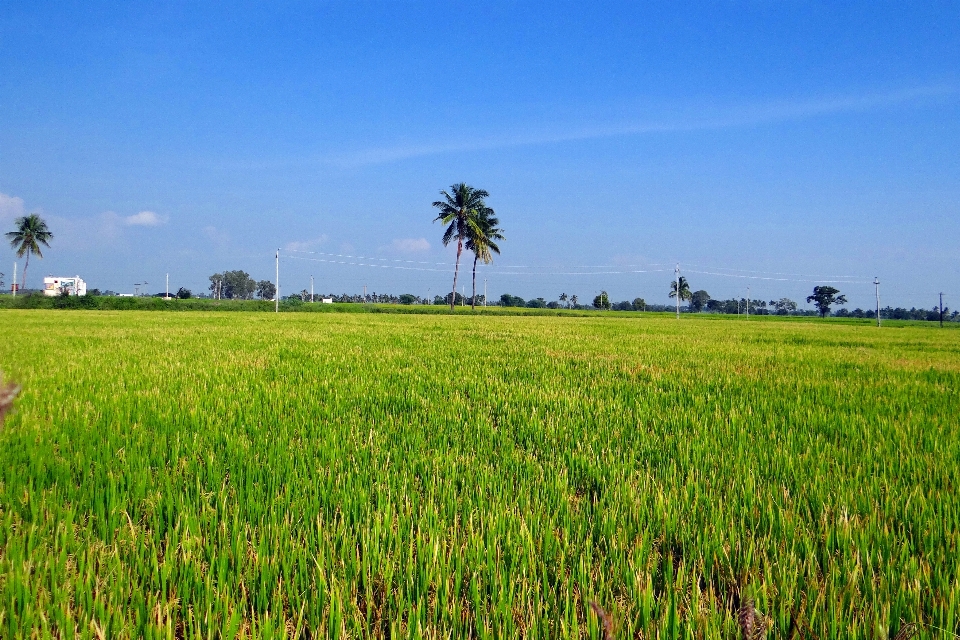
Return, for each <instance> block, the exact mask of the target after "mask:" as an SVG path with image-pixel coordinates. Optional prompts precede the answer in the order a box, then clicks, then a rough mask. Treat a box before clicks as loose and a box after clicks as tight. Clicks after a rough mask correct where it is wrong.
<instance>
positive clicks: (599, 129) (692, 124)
mask: <svg viewBox="0 0 960 640" xmlns="http://www.w3.org/2000/svg"><path fill="white" fill-rule="evenodd" d="M957 93H958V87H955V86H950V85H933V86H921V87H913V88H910V89H904V90H899V91H888V92H875V93H860V94H850V95H845V96H825V97H823V96H821V97H814V98H807V99H791V100H771V101H764V102H747V103H738V104H729V105H726V106H723V107H720V108H717V107H712V108H704V107H691V106H686V107H683V108H679V109H673V111H680V112H682V114H683V115H681V116H679V117H676V116H675V117H672V118H669V117H667V118H662V119H643V120H637V121H634V122H619V123H613V124H604V123H590V124H585V125H584V124H581V125H579V126H576V125H574V126H560V125H558V126H556V127H555V128H554V129H546V130H544V129H541V130H540V131H537V132H524V133H502V134H495V135H490V136H485V137H482V138H480V137H478V138H474V139H472V140H469V139H468V140H465V141H464V140H462V138H461V139H460V141H458V142H436V143H431V142H426V143H424V144H421V145H404V146H394V147H381V148H374V149H367V150H362V151H358V152H356V153H350V154H343V155H340V156H337V157H334V158H331V162H333V163H335V164H340V165H345V166H357V165H370V164H384V163H390V162H396V161H399V160H406V159H409V158H416V157H421V156H431V155H441V154H447V153H462V152H467V151H484V150H490V149H501V148H509V147H521V146H535V145H543V144H557V143H562V142H575V141H578V140H593V139H600V138H611V137H619V136H632V135H643V134H656V133H680V132H687V131H704V130H715V129H727V128H734V127H751V126H760V125H765V124H772V123H777V122H788V121H792V120H803V119H807V118H815V117H818V116H826V115H833V114H842V113H854V112H861V111H868V110H871V109H877V108H882V107H888V106H896V105H899V104H906V103H911V102H919V101H922V100H925V99H934V98H943V97H947V96H955V95H956V94H957Z"/></svg>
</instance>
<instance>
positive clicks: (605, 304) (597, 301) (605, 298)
mask: <svg viewBox="0 0 960 640" xmlns="http://www.w3.org/2000/svg"><path fill="white" fill-rule="evenodd" d="M593 308H594V309H609V308H610V296H609V295H608V294H607V292H606V291H601V292H600V295H598V296H597V297H595V298H594V299H593Z"/></svg>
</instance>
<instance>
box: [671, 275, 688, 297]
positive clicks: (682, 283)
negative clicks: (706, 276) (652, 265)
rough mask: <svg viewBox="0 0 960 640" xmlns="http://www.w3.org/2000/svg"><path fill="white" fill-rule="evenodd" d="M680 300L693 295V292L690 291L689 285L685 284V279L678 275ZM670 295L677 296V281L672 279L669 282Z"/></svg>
mask: <svg viewBox="0 0 960 640" xmlns="http://www.w3.org/2000/svg"><path fill="white" fill-rule="evenodd" d="M679 280H680V300H689V299H690V298H692V297H693V294H692V293H690V285H689V284H687V279H686V278H684V277H683V276H680V279H679ZM670 297H671V298H676V297H677V281H676V280H674V281H673V282H671V283H670Z"/></svg>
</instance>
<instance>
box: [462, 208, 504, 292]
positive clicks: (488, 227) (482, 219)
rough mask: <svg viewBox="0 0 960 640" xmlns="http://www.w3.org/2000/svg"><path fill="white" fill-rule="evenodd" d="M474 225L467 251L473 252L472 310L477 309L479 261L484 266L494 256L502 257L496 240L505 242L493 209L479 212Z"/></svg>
mask: <svg viewBox="0 0 960 640" xmlns="http://www.w3.org/2000/svg"><path fill="white" fill-rule="evenodd" d="M473 222H474V224H473V225H471V226H470V227H469V234H470V235H469V237H468V238H467V249H469V250H470V251H473V298H471V299H470V308H471V309H476V308H477V261H483V264H490V263H491V262H493V254H494V253H495V254H497V255H500V247H499V246H498V245H497V243H496V240H505V239H506V238H504V237H503V229H500V228H499V227H497V225H498V224H500V220H498V219H497V217H496V216H495V215H494V212H493V209H491V208H490V207H483V208H482V209H480V210H478V211H477V213H476V215H475V216H474V219H473Z"/></svg>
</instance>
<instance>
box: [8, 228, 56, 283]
mask: <svg viewBox="0 0 960 640" xmlns="http://www.w3.org/2000/svg"><path fill="white" fill-rule="evenodd" d="M14 224H15V225H17V229H16V231H10V232H8V233H7V237H8V238H10V246H11V247H12V248H13V249H15V250H16V252H17V257H18V258H22V257H23V256H24V254H26V256H27V261H26V263H25V264H24V265H23V277H22V278H21V279H20V288H21V289H23V288H25V287H24V285H25V284H26V282H27V267H29V266H30V254H32V253H35V254H36V255H37V257H38V258H42V257H43V254H42V253H41V252H40V245H41V244H42V245H43V246H45V247H49V246H50V240H52V239H53V234H52V233H50V229H48V228H47V223H46V221H44V219H43V218H41V217H40V216H38V215H37V214H35V213H31V214H30V215H28V216H23V217H22V218H17V219H16V220H15V221H14Z"/></svg>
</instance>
